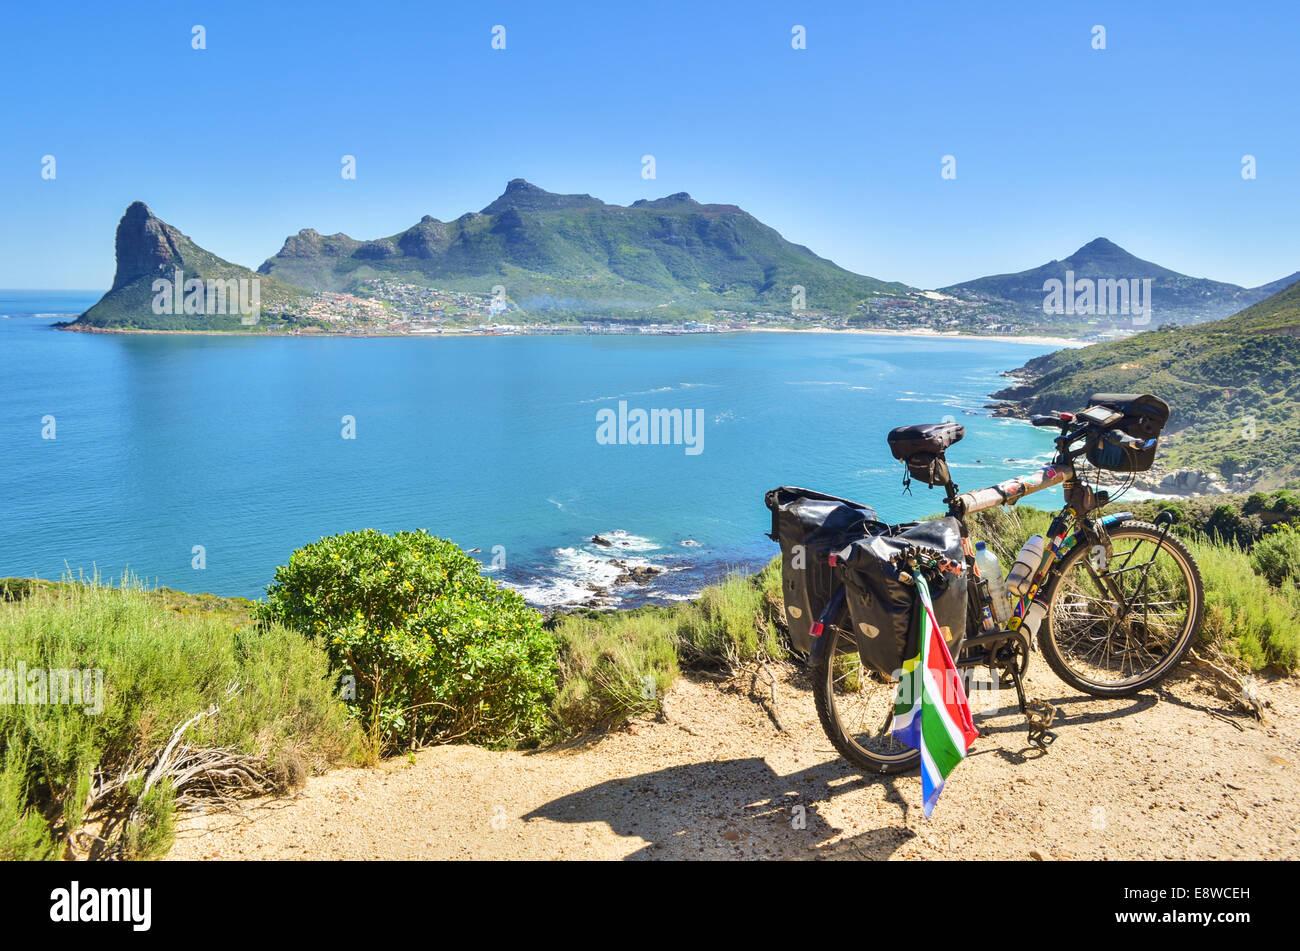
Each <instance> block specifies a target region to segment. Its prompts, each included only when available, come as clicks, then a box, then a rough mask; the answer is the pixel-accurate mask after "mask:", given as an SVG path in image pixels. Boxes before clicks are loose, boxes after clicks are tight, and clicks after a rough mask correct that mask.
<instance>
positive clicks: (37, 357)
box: [0, 292, 1059, 605]
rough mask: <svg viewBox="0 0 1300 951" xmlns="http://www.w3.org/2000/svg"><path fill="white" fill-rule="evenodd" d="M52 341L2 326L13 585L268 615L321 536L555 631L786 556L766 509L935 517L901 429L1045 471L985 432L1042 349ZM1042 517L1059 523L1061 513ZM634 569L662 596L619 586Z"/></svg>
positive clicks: (764, 341) (932, 343) (555, 339)
mask: <svg viewBox="0 0 1300 951" xmlns="http://www.w3.org/2000/svg"><path fill="white" fill-rule="evenodd" d="M43 293H46V294H49V292H43ZM58 293H60V294H63V295H65V296H64V297H63V298H60V299H58V300H56V299H53V298H50V297H45V298H42V299H39V300H34V299H32V297H31V292H0V300H3V301H6V302H7V306H0V313H13V314H22V313H28V314H32V313H39V314H51V313H59V312H61V311H60V310H59V309H58V308H57V307H55V306H53V305H54V304H59V303H60V301H61V302H62V303H61V304H60V306H62V307H63V308H65V310H66V311H68V312H75V311H76V310H78V309H80V308H82V307H84V306H87V304H86V303H84V302H81V300H80V298H78V297H77V296H76V295H75V292H58ZM68 295H71V296H68ZM91 302H93V297H92V298H91ZM24 308H25V309H24ZM36 308H39V309H36ZM50 323H51V320H50V319H49V318H48V317H30V316H16V317H11V318H10V319H6V320H0V387H2V392H3V400H2V401H0V440H2V443H0V444H2V445H3V447H4V452H3V453H2V454H0V491H3V498H4V504H3V517H2V518H0V576H4V575H8V576H39V577H45V578H58V577H60V576H62V575H64V574H65V573H71V574H72V575H73V576H77V575H78V574H90V573H93V572H98V573H99V574H100V575H101V576H102V577H104V578H106V579H110V580H116V579H119V578H121V577H122V575H123V573H124V572H127V571H129V572H130V573H132V574H133V575H135V576H138V577H139V578H141V579H143V580H144V581H145V582H146V583H148V584H151V585H164V586H168V587H174V588H179V589H182V590H188V591H209V592H213V593H216V594H222V595H242V596H247V597H259V596H260V595H261V594H262V592H263V590H264V588H265V586H266V585H267V584H268V583H269V582H270V581H271V580H272V577H273V575H274V571H275V567H276V565H279V564H282V563H284V562H285V561H286V560H287V558H288V557H289V555H290V554H291V553H292V552H293V550H294V549H295V548H297V547H299V546H301V545H303V544H306V543H308V542H311V541H314V540H316V539H318V538H320V537H322V536H325V535H330V534H334V533H337V532H344V531H350V530H354V529H361V528H376V529H379V530H382V531H396V530H400V529H415V528H425V529H428V530H429V531H431V532H433V533H434V534H437V535H441V536H443V537H446V538H450V539H452V540H454V541H455V542H457V543H458V544H460V545H461V546H462V547H464V548H466V549H473V548H477V549H479V550H480V552H479V553H478V555H477V557H479V558H480V559H482V560H483V561H484V562H485V564H486V565H487V566H488V567H489V568H490V570H492V571H493V572H494V573H495V575H496V576H497V577H498V578H499V579H500V580H502V581H504V582H506V583H508V584H511V585H513V586H515V587H517V588H518V589H519V590H521V591H523V592H524V594H525V596H526V597H528V598H529V599H530V600H531V601H533V602H534V603H536V604H539V605H547V604H561V603H573V602H576V601H580V600H583V599H585V598H588V597H590V596H591V589H592V587H593V586H602V587H606V588H608V589H609V593H610V596H611V599H612V601H613V603H618V604H624V605H626V604H634V603H640V602H643V601H647V600H651V601H653V600H672V599H678V598H682V597H685V596H687V595H689V594H690V593H692V592H694V591H695V590H698V588H699V587H701V586H703V585H704V584H705V583H708V582H709V581H712V580H715V579H716V578H718V577H720V576H721V575H723V574H725V573H726V572H727V571H728V570H732V569H745V570H749V569H753V568H755V567H758V566H760V565H762V564H763V563H765V562H766V561H767V560H769V559H770V558H771V557H772V556H773V555H774V554H775V552H776V547H775V545H774V544H773V543H772V542H771V541H770V540H768V539H767V538H766V537H765V535H764V533H765V532H766V531H767V530H768V527H769V521H768V512H767V510H766V508H765V507H764V505H763V493H764V492H765V491H766V490H767V489H770V488H773V487H774V486H777V485H782V484H791V485H802V486H807V487H810V488H816V489H819V490H821V491H825V492H830V493H834V494H837V495H843V496H847V497H849V498H855V499H859V500H862V501H865V502H868V503H870V504H871V505H873V506H874V507H875V508H876V509H877V511H878V512H879V513H880V515H881V516H882V517H883V518H885V519H887V520H890V521H902V520H905V519H912V518H919V517H924V516H925V515H927V514H930V513H933V512H935V511H937V510H938V509H939V508H940V507H941V501H940V494H939V492H938V491H933V492H932V491H930V490H927V489H926V488H925V487H924V486H923V485H914V486H913V490H912V494H911V495H905V494H903V492H902V485H901V480H902V470H901V467H900V466H899V465H898V464H897V463H895V462H894V460H893V459H892V458H891V457H890V455H889V451H888V448H887V446H886V443H885V434H886V433H887V432H888V431H889V430H890V429H891V428H893V427H894V426H900V425H904V424H909V423H918V422H934V421H938V420H940V419H942V418H944V417H945V416H946V417H949V418H955V419H956V420H957V421H959V422H961V423H963V424H964V425H965V426H966V429H967V435H966V438H965V439H964V440H963V441H962V442H961V443H959V444H958V445H957V446H955V447H954V448H953V449H952V450H950V453H949V455H950V459H951V461H952V463H953V471H954V475H955V477H956V479H957V481H958V482H959V483H960V484H961V485H962V487H963V488H976V487H979V486H983V485H989V484H992V483H993V482H996V481H1000V480H1001V479H1004V478H1007V477H1009V476H1011V475H1014V474H1017V473H1020V472H1023V471H1026V470H1028V469H1030V468H1032V467H1033V466H1035V465H1037V464H1041V463H1042V462H1043V461H1045V460H1046V459H1047V458H1048V456H1049V454H1050V452H1051V448H1052V446H1051V439H1050V436H1049V435H1048V434H1047V433H1046V432H1042V431H1037V430H1034V429H1032V428H1031V427H1029V426H1028V425H1026V424H1025V423H1022V422H1018V421H1014V420H1006V419H994V418H991V417H990V416H989V415H988V414H987V411H986V410H985V409H984V404H985V403H987V402H988V396H989V394H990V393H991V392H992V391H994V390H996V389H998V388H1000V387H1001V386H1003V385H1005V380H1004V378H1003V377H1002V376H1000V374H1001V372H1002V371H1005V370H1008V369H1011V368H1014V367H1017V366H1020V365H1021V364H1022V363H1024V362H1025V361H1026V360H1027V359H1030V358H1031V357H1033V356H1036V355H1038V354H1039V353H1043V352H1047V351H1048V350H1050V349H1052V347H1051V345H1048V344H1043V343H1038V342H1035V343H1020V342H1014V341H1003V340H973V339H965V338H963V339H951V338H924V337H904V336H896V335H868V334H842V333H841V334H836V333H807V334H783V333H745V334H707V335H706V334H699V335H683V336H649V335H644V336H563V337H560V336H509V337H464V338H434V339H425V338H409V337H407V338H360V339H358V338H287V337H259V338H253V337H240V336H212V337H198V336H145V335H91V334H73V333H61V332H58V331H55V330H53V329H51V328H50V326H49V325H50ZM620 401H623V402H625V403H626V404H627V410H628V411H629V412H630V411H632V410H635V409H644V410H647V411H649V410H653V409H668V410H672V409H680V410H683V411H685V412H688V413H691V414H694V413H695V412H696V411H700V412H701V413H702V416H703V421H704V427H703V431H702V444H701V447H700V448H701V451H700V452H698V454H695V453H693V452H688V451H687V450H688V448H690V447H688V446H685V445H628V444H622V445H619V444H615V445H605V444H601V442H599V441H598V440H597V427H598V418H597V414H598V412H599V411H600V410H602V409H605V410H611V411H614V412H617V411H618V406H619V402H620ZM49 417H53V421H54V434H55V438H53V439H47V438H42V434H43V432H45V433H46V434H48V430H49V427H48V425H47V421H48V418H49ZM345 417H350V418H351V419H353V420H355V438H354V439H348V438H344V434H345V429H346V427H347V421H346V420H345ZM43 421H44V422H43ZM1040 498H1042V499H1043V501H1042V503H1039V502H1038V500H1037V499H1036V500H1035V502H1036V504H1044V505H1049V504H1051V503H1052V502H1054V501H1055V502H1058V503H1059V490H1058V491H1055V492H1053V493H1045V494H1044V495H1043V496H1041V497H1040ZM598 534H599V535H601V536H603V537H604V538H605V539H606V540H608V541H610V542H612V543H613V544H612V545H611V546H609V547H604V546H601V545H599V544H595V543H593V542H592V541H591V539H592V537H593V536H595V535H598ZM196 546H198V547H197V548H196ZM198 551H201V552H202V554H203V564H204V566H203V567H202V568H196V567H195V565H196V564H198V561H197V560H196V552H198ZM494 561H495V563H496V565H495V566H494V565H493V562H494ZM502 562H503V563H504V564H502ZM615 562H619V563H620V564H615ZM639 565H645V566H654V567H658V568H661V569H664V573H663V574H660V575H659V576H657V577H656V578H654V579H653V581H652V582H651V583H650V584H648V585H635V584H624V585H619V586H612V585H613V582H614V581H615V580H616V578H617V577H618V576H619V575H620V574H622V573H623V572H624V571H625V570H626V569H627V568H629V567H635V566H639Z"/></svg>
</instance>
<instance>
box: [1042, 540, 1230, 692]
mask: <svg viewBox="0 0 1300 951" xmlns="http://www.w3.org/2000/svg"><path fill="white" fill-rule="evenodd" d="M1108 534H1109V535H1110V540H1111V546H1112V552H1111V554H1110V556H1109V557H1108V558H1106V559H1105V561H1104V564H1103V563H1102V562H1101V559H1099V558H1097V557H1096V556H1095V555H1094V553H1093V552H1091V551H1088V550H1087V549H1086V547H1084V546H1080V547H1079V548H1077V549H1076V550H1075V551H1073V552H1071V553H1070V554H1069V555H1067V556H1066V558H1065V560H1064V561H1063V562H1062V563H1061V569H1060V572H1059V574H1058V575H1057V578H1056V581H1055V582H1054V583H1053V588H1052V592H1051V595H1050V597H1049V600H1048V605H1049V606H1048V612H1047V623H1046V624H1045V625H1044V634H1043V636H1042V637H1041V638H1040V642H1041V643H1040V646H1041V647H1042V649H1043V659H1044V660H1046V661H1047V663H1048V666H1050V667H1051V668H1052V670H1053V671H1055V672H1056V675H1057V676H1058V677H1060V678H1061V679H1062V680H1064V681H1065V682H1066V683H1067V684H1069V685H1070V686H1071V687H1074V688H1075V689H1077V690H1081V691H1083V692H1084V693H1088V694H1092V695H1093V696H1096V697H1127V696H1131V695H1132V694H1135V693H1137V692H1138V691H1139V690H1143V689H1145V688H1146V687H1150V686H1153V685H1154V684H1157V683H1159V682H1160V681H1161V680H1162V679H1163V678H1164V677H1166V676H1167V675H1168V674H1169V672H1170V671H1172V670H1173V669H1174V667H1175V666H1177V665H1178V663H1179V661H1181V660H1182V659H1183V657H1184V656H1185V655H1186V654H1187V651H1188V650H1189V649H1191V646H1192V641H1193V639H1194V638H1195V636H1196V633H1197V631H1199V630H1200V627H1201V617H1202V613H1203V612H1204V606H1205V588H1204V585H1203V584H1202V582H1201V573H1200V570H1199V569H1198V568H1197V567H1196V561H1195V560H1194V559H1193V558H1192V554H1191V552H1189V551H1188V550H1187V546H1185V545H1184V544H1183V543H1182V542H1181V541H1179V540H1178V539H1177V538H1174V537H1173V536H1171V535H1165V536H1164V537H1163V539H1161V531H1160V529H1159V528H1157V527H1156V526H1154V525H1152V524H1150V523H1148V522H1125V523H1124V524H1123V525H1121V526H1117V527H1115V528H1114V529H1111V530H1110V531H1109V533H1108ZM1157 543H1158V546H1157Z"/></svg>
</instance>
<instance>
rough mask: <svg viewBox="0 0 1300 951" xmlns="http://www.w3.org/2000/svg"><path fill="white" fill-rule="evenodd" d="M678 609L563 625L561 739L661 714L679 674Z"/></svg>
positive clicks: (558, 631)
mask: <svg viewBox="0 0 1300 951" xmlns="http://www.w3.org/2000/svg"><path fill="white" fill-rule="evenodd" d="M677 610H678V609H677V608H657V607H651V608H642V609H640V610H637V611H611V612H607V613H602V614H595V613H582V614H569V615H566V616H564V617H563V618H560V619H559V620H558V622H557V623H556V626H555V639H556V641H557V643H558V644H559V650H560V684H561V686H560V690H559V693H557V694H556V697H555V702H554V703H553V704H552V706H551V709H552V712H553V715H554V718H555V724H556V728H557V730H558V732H559V734H560V735H561V736H568V735H572V734H574V733H579V732H581V731H583V730H588V729H592V728H594V727H601V726H609V725H611V724H614V723H617V722H619V721H621V720H626V719H628V718H629V717H634V716H647V715H654V714H656V713H658V712H659V710H660V709H661V704H662V702H663V696H664V694H665V693H666V692H667V690H668V688H669V687H671V686H672V684H673V681H674V680H675V679H676V678H677V675H678V673H679V667H678V661H677V640H676V635H675V634H674V628H675V622H674V614H675V612H676V611H677Z"/></svg>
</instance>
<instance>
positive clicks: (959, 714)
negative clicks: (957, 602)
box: [893, 572, 979, 819]
mask: <svg viewBox="0 0 1300 951" xmlns="http://www.w3.org/2000/svg"><path fill="white" fill-rule="evenodd" d="M915 578H916V591H917V602H918V605H919V607H920V610H918V611H916V616H917V624H918V625H919V627H920V637H919V638H918V653H917V655H916V656H915V657H913V658H911V659H909V660H906V661H904V663H903V675H902V677H901V678H899V682H898V694H897V696H896V698H895V701H894V728H893V734H894V738H895V739H896V740H898V741H899V742H900V743H905V744H906V745H908V746H910V747H912V748H913V749H917V750H920V751H921V799H922V803H923V806H924V809H925V817H926V818H927V819H928V818H930V813H931V812H933V811H934V804H935V803H936V802H938V800H939V794H940V793H941V792H943V784H944V780H946V779H947V778H948V774H949V773H951V772H952V771H953V770H954V769H955V768H956V767H957V764H958V763H960V762H961V761H962V760H963V759H964V758H965V757H966V750H967V749H968V748H969V747H970V745H971V742H972V741H973V740H974V739H975V737H977V736H979V733H978V732H977V731H976V729H975V723H974V721H972V719H971V713H970V703H969V702H968V701H967V699H966V691H965V690H963V689H962V685H961V679H960V678H959V677H958V676H957V666H956V665H955V664H954V663H953V662H952V654H950V653H949V652H948V645H947V644H946V643H945V642H944V639H943V631H942V630H940V628H939V622H938V621H937V620H935V617H934V607H933V605H932V604H931V603H930V588H929V586H928V585H927V584H926V583H925V578H924V577H922V575H921V573H920V572H917V573H916V575H915Z"/></svg>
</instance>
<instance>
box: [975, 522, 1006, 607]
mask: <svg viewBox="0 0 1300 951" xmlns="http://www.w3.org/2000/svg"><path fill="white" fill-rule="evenodd" d="M975 567H976V568H978V569H979V573H980V577H981V578H983V579H984V580H985V581H986V582H987V583H988V586H989V599H990V600H991V601H992V602H993V603H992V604H991V605H990V607H991V608H992V610H993V619H994V620H995V621H997V622H998V623H999V624H1005V623H1006V622H1007V619H1008V618H1010V617H1011V598H1010V597H1008V595H1007V583H1006V581H1004V580H1003V578H1002V566H1001V565H999V564H998V556H997V555H995V554H993V552H992V551H990V550H989V548H988V546H987V545H985V544H984V542H976V543H975Z"/></svg>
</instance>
